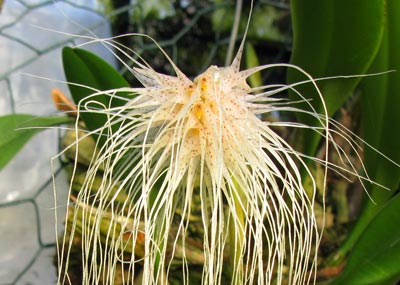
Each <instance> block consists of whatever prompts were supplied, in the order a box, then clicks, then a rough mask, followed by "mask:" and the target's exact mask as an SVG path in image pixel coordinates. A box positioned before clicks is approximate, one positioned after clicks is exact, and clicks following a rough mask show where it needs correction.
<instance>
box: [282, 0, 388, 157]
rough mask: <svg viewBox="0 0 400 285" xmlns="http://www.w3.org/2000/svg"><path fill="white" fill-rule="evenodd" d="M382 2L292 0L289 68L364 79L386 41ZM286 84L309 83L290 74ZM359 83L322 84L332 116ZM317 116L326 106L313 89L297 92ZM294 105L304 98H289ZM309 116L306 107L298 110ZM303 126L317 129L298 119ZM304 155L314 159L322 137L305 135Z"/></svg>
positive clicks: (307, 119) (306, 86)
mask: <svg viewBox="0 0 400 285" xmlns="http://www.w3.org/2000/svg"><path fill="white" fill-rule="evenodd" d="M384 6H385V1H384V0H369V1H365V0H324V1H321V0H293V1H291V7H292V25H293V52H292V59H291V63H292V64H294V65H297V66H299V67H301V68H303V69H304V70H305V71H306V72H307V73H309V74H310V75H311V76H312V77H313V78H324V77H331V76H347V75H360V74H364V73H365V72H366V71H367V69H368V67H369V66H370V64H371V62H372V60H373V59H374V57H375V55H376V53H377V51H378V48H379V45H380V41H381V38H382V35H383V22H384V21H383V19H384ZM287 79H288V83H289V84H290V83H296V82H300V81H303V80H306V79H307V78H306V77H305V76H304V75H302V74H300V72H298V71H296V70H294V69H289V70H288V76H287ZM360 79H361V78H354V77H353V78H348V79H340V78H337V79H332V80H322V81H319V82H318V86H319V88H320V90H321V92H322V94H323V97H324V101H325V103H326V106H327V109H328V114H329V116H332V115H333V114H335V113H336V111H337V110H338V109H339V108H340V107H341V106H342V104H343V103H344V102H345V101H346V100H347V98H348V97H349V96H350V95H351V94H352V92H353V90H354V88H355V87H356V85H357V84H358V83H359V81H360ZM296 89H298V90H299V91H300V93H301V94H302V95H303V96H304V97H305V98H306V99H309V100H311V101H309V102H310V103H311V104H312V105H313V107H314V108H315V109H316V110H317V111H318V112H320V113H321V112H323V106H322V103H321V99H320V98H319V95H318V93H317V92H316V91H315V88H314V87H313V86H312V84H303V85H301V86H299V87H296ZM291 95H292V98H293V99H294V100H299V99H300V98H299V97H298V96H297V95H295V94H294V93H292V94H291ZM298 107H300V108H304V109H306V110H310V108H309V107H308V106H307V104H306V103H304V104H300V105H298ZM298 117H299V120H300V121H301V122H303V123H306V124H308V125H316V120H315V118H313V117H312V116H307V115H306V114H299V116H298ZM303 136H306V137H307V143H304V141H303V146H301V147H302V148H303V151H304V152H306V153H307V154H310V155H313V154H314V152H315V151H316V148H317V144H318V141H319V136H318V135H317V134H315V133H312V134H310V133H307V134H303Z"/></svg>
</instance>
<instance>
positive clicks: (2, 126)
mask: <svg viewBox="0 0 400 285" xmlns="http://www.w3.org/2000/svg"><path fill="white" fill-rule="evenodd" d="M69 122H71V118H69V117H67V116H56V117H39V116H34V115H27V114H16V115H5V116H1V117H0V153H1V155H0V169H2V168H3V167H4V166H5V165H6V164H7V163H8V162H9V161H10V160H11V159H12V158H13V157H14V156H15V155H16V154H17V153H18V152H19V151H20V150H21V149H22V147H23V146H24V145H25V144H26V143H27V142H28V141H29V140H30V139H31V138H32V137H33V136H34V135H35V134H37V133H39V132H41V131H43V130H45V129H46V128H47V127H51V126H56V125H62V124H66V123H69Z"/></svg>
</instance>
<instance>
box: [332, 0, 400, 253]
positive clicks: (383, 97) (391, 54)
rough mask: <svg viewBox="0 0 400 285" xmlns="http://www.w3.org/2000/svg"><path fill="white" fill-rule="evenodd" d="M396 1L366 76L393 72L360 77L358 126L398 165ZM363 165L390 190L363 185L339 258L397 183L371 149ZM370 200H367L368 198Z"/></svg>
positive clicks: (399, 27)
mask: <svg viewBox="0 0 400 285" xmlns="http://www.w3.org/2000/svg"><path fill="white" fill-rule="evenodd" d="M399 46H400V2H399V1H397V0H388V1H387V22H386V28H385V33H384V37H383V40H382V44H381V47H380V49H379V52H378V54H377V56H376V58H375V60H374V62H373V64H372V65H371V68H370V69H369V71H368V73H376V72H384V71H391V70H395V72H390V73H387V74H384V75H379V76H371V77H367V78H364V79H363V80H362V82H361V85H360V86H361V91H362V92H361V95H362V97H361V103H362V113H363V116H362V125H363V132H364V139H365V140H366V141H367V142H368V143H369V144H371V145H372V146H374V147H375V148H376V149H378V150H379V151H381V152H382V153H384V154H385V155H386V156H388V157H389V158H391V159H392V160H394V161H396V162H400V147H399V142H400V133H399V132H398V131H397V130H398V127H399V125H400V112H399V106H400V72H399V70H400V53H399V52H398V47H399ZM364 163H365V167H366V170H367V173H368V175H369V176H370V178H371V179H372V180H374V181H376V182H378V183H380V184H382V185H384V186H386V187H388V188H389V189H392V190H393V191H385V190H384V189H382V187H380V186H378V185H367V186H369V187H368V193H369V197H366V198H365V199H364V203H363V208H362V211H361V213H360V215H359V217H358V219H357V223H356V225H355V227H354V228H353V230H352V232H351V233H350V235H349V237H348V239H347V240H346V242H345V243H344V244H343V246H342V247H341V249H340V250H339V251H338V252H337V256H336V257H335V259H338V260H340V259H342V258H343V256H344V255H345V254H346V253H347V251H348V250H350V249H351V248H352V247H353V245H354V243H355V242H356V240H357V239H358V238H359V236H360V235H361V234H362V232H363V230H364V229H365V227H366V225H367V224H368V223H369V222H370V221H371V219H372V218H373V217H374V215H375V214H376V213H377V212H378V211H379V210H380V209H381V208H382V206H383V205H385V204H386V202H387V201H388V200H389V199H390V198H391V197H392V196H393V195H394V190H396V189H397V188H398V186H399V183H400V168H399V167H398V166H396V165H395V164H393V163H391V162H390V161H389V160H388V159H386V158H385V157H383V156H382V155H381V154H379V153H377V152H376V151H375V150H373V149H371V148H368V147H367V148H365V151H364ZM370 198H371V199H372V200H371V199H370Z"/></svg>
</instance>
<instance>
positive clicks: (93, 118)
mask: <svg viewBox="0 0 400 285" xmlns="http://www.w3.org/2000/svg"><path fill="white" fill-rule="evenodd" d="M62 57H63V65H64V72H65V76H66V78H67V81H68V83H69V84H68V87H69V90H70V92H71V95H72V98H73V99H74V101H75V103H76V104H77V105H78V103H80V107H81V110H84V108H83V106H84V105H85V103H87V102H88V96H90V95H92V94H93V93H95V92H96V90H98V91H107V90H111V89H116V88H121V87H129V84H128V82H127V81H126V80H125V79H124V78H123V77H122V76H121V75H120V74H119V73H118V71H116V70H115V69H114V68H113V67H112V66H111V65H110V64H109V63H107V62H106V61H104V60H103V59H101V58H100V57H98V56H97V55H95V54H93V53H91V52H89V51H86V50H83V49H79V48H71V47H65V48H64V49H63V51H62ZM76 84H79V85H82V86H77V85H76ZM83 86H87V87H83ZM116 95H117V96H118V97H123V98H129V94H128V93H126V92H118V93H117V94H116ZM90 101H91V102H96V103H89V104H88V105H87V106H89V107H90V108H93V109H98V108H100V109H101V108H102V107H101V105H103V106H107V107H108V106H110V107H117V106H121V105H123V104H124V103H125V101H124V100H122V99H120V98H117V97H116V96H113V94H102V95H96V96H94V97H93V96H91V97H90ZM100 104H101V105H100ZM80 116H81V118H82V120H83V121H84V122H85V124H86V126H87V128H88V129H89V130H96V129H98V128H100V127H102V126H104V124H105V123H106V121H107V115H106V114H102V113H101V112H100V113H98V112H87V111H83V112H81V114H80ZM114 128H115V129H117V128H118V124H116V125H114ZM104 135H107V134H104ZM99 139H100V140H99V141H100V143H102V142H104V140H105V138H102V137H100V138H99Z"/></svg>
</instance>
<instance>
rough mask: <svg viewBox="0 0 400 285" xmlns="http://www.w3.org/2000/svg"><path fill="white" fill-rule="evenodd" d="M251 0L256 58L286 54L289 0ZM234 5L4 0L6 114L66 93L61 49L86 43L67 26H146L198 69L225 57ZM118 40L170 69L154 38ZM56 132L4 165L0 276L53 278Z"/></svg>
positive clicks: (62, 196) (1, 52)
mask: <svg viewBox="0 0 400 285" xmlns="http://www.w3.org/2000/svg"><path fill="white" fill-rule="evenodd" d="M244 2H245V3H244V7H243V13H242V21H241V23H240V27H241V28H240V29H239V36H238V40H240V39H241V36H240V35H241V34H242V32H243V27H244V25H245V22H246V19H247V14H248V10H249V7H248V3H247V2H249V1H244ZM255 2H256V3H255V9H254V14H253V19H252V27H251V29H250V32H249V37H248V39H249V42H251V43H253V44H254V47H255V49H256V51H257V54H258V57H259V60H260V62H262V63H272V62H285V61H287V60H288V57H289V49H290V29H289V26H290V25H289V20H288V19H289V6H288V1H287V0H276V1H272V0H270V1H266V0H264V1H261V0H260V1H255ZM234 10H235V9H234V1H218V0H215V1H205V0H200V1H192V0H181V1H163V0H158V1H139V0H137V1H123V0H122V1H121V0H120V1H117V0H114V1H107V0H103V1H100V0H99V1H96V0H92V1H84V0H76V1H73V0H70V1H49V0H47V1H44V0H6V1H5V2H4V4H3V9H2V11H1V14H0V90H1V95H0V114H1V115H4V114H14V113H29V114H37V115H45V114H46V115H48V114H52V113H56V112H57V111H56V109H55V108H54V106H53V104H52V102H51V100H50V93H51V90H52V89H53V88H55V87H56V88H59V89H61V90H62V91H64V92H65V93H67V94H68V90H67V87H66V85H65V84H64V83H62V82H61V81H63V80H65V79H64V75H63V71H62V64H61V48H62V47H63V46H65V45H76V44H80V43H82V40H81V39H77V38H75V37H73V36H71V35H69V34H68V33H70V34H87V33H89V32H90V33H93V34H95V35H96V36H98V37H100V38H102V37H110V35H111V34H122V33H130V32H140V33H145V34H148V35H150V36H152V37H153V38H154V39H156V40H157V41H158V42H159V44H160V45H161V47H162V48H163V49H165V50H166V52H167V53H168V54H169V55H170V56H171V58H172V59H173V60H174V62H175V63H176V64H177V65H178V67H180V68H181V69H182V71H183V72H184V73H186V74H187V75H188V76H195V75H197V74H199V73H200V72H202V71H203V70H204V69H205V68H206V67H207V66H209V65H210V64H218V65H223V64H224V60H225V55H226V51H227V46H228V42H229V38H230V33H231V26H232V21H233V18H234V16H233V15H234ZM50 30H51V31H50ZM55 31H59V32H62V33H57V32H55ZM120 40H121V43H122V44H124V45H126V46H128V47H130V48H132V49H134V50H135V51H136V52H138V54H143V55H144V56H145V59H146V60H147V61H149V62H150V63H151V64H152V66H153V67H154V68H155V69H156V70H158V71H164V72H166V73H171V68H170V65H169V64H168V62H167V61H166V59H165V57H164V56H162V54H161V53H160V52H159V49H158V48H157V46H156V45H155V44H154V43H152V42H150V41H146V40H144V39H143V38H140V37H126V38H121V39H120ZM87 48H88V49H91V50H92V51H94V52H96V53H98V54H100V55H101V56H102V57H103V58H106V59H107V60H108V61H109V62H110V63H111V64H113V65H114V66H116V67H119V68H120V69H121V72H122V73H123V74H124V75H125V76H126V77H127V78H128V79H129V80H131V82H132V84H133V85H134V84H136V83H135V81H134V79H133V78H131V77H130V74H128V73H127V70H125V69H124V68H123V67H122V66H118V63H117V62H116V60H115V57H113V55H112V54H111V53H110V52H109V51H107V50H106V49H105V48H104V47H102V46H101V45H91V46H88V47H87ZM150 59H151V60H150ZM244 64H246V62H244ZM31 75H35V76H40V77H43V78H49V79H50V80H46V79H38V78H36V77H33V76H31ZM283 76H284V74H283V71H282V72H279V71H278V72H277V73H274V74H264V78H263V80H269V81H282V79H283ZM57 80H59V81H57ZM59 140H60V131H59V130H56V129H49V130H46V131H45V132H43V133H41V134H40V135H39V136H37V137H35V138H34V139H33V140H32V141H31V142H30V143H28V144H27V145H26V146H25V147H24V148H23V150H22V151H21V152H20V153H19V154H18V156H17V157H16V158H15V159H14V160H13V161H12V162H11V163H10V164H8V165H7V166H6V167H5V168H4V169H2V170H1V171H0V193H1V194H0V216H1V219H0V285H6V284H7V285H13V284H18V285H20V284H21V285H25V284H43V285H47V284H55V283H56V268H55V266H54V261H53V260H54V256H55V254H56V248H55V246H56V243H55V228H56V229H57V231H58V233H61V230H62V228H63V226H62V224H60V225H56V226H55V216H54V207H55V205H56V207H58V208H59V210H58V211H57V212H58V213H60V216H59V217H58V221H60V222H62V221H63V219H64V218H63V215H62V212H63V211H61V210H60V209H64V210H65V205H66V200H67V199H68V197H67V193H66V192H67V189H68V181H67V178H66V175H65V174H64V172H63V170H62V167H63V162H62V161H57V162H56V163H55V165H56V167H55V169H51V167H50V160H51V157H53V156H54V155H55V154H57V153H58V151H59ZM0 155H1V154H0ZM52 171H53V172H55V174H56V175H55V179H56V183H57V185H63V187H60V186H59V187H57V191H60V192H59V193H57V195H56V196H57V201H56V203H54V196H55V195H54V193H53V185H52V182H53V181H52V178H51V173H52ZM62 189H64V191H62Z"/></svg>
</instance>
